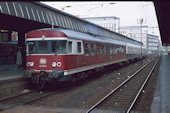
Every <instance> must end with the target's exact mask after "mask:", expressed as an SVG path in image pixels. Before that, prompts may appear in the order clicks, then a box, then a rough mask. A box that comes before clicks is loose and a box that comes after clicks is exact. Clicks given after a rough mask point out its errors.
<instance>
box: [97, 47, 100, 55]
mask: <svg viewBox="0 0 170 113" xmlns="http://www.w3.org/2000/svg"><path fill="white" fill-rule="evenodd" d="M99 54H100V45H97V55H99Z"/></svg>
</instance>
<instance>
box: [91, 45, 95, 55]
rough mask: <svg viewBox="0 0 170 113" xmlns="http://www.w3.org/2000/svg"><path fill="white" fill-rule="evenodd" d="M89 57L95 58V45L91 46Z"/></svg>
mask: <svg viewBox="0 0 170 113" xmlns="http://www.w3.org/2000/svg"><path fill="white" fill-rule="evenodd" d="M91 56H95V44H91Z"/></svg>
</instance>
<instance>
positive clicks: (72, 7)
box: [42, 1, 160, 37]
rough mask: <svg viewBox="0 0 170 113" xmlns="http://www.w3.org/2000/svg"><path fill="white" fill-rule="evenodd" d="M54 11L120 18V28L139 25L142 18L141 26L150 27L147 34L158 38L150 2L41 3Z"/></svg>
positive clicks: (152, 6) (76, 14) (155, 20)
mask: <svg viewBox="0 0 170 113" xmlns="http://www.w3.org/2000/svg"><path fill="white" fill-rule="evenodd" d="M42 3H44V4H47V5H49V6H51V7H54V8H56V9H59V10H62V8H64V10H62V11H64V12H66V13H69V14H72V15H75V16H78V15H79V16H81V17H105V16H116V17H118V18H120V26H135V25H139V23H138V22H137V20H138V19H140V18H143V19H144V23H143V25H148V27H150V30H149V33H150V34H153V35H157V36H159V37H160V33H159V29H158V22H157V17H156V13H155V7H154V4H153V2H151V1H136V2H135V1H120V2H119V1H107V2H105V1H103V2H102V1H101V2H98V1H96V2H88V1H87V2H86V1H82V2H77V1H73V2H62V1H59V2H57V1H56V2H53V1H51V2H45V1H44V2H42Z"/></svg>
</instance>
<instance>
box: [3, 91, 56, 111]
mask: <svg viewBox="0 0 170 113" xmlns="http://www.w3.org/2000/svg"><path fill="white" fill-rule="evenodd" d="M56 92H58V91H53V92H50V93H47V94H44V95H43V94H42V95H39V97H36V98H35V99H32V98H31V99H30V100H29V101H27V102H22V103H21V104H19V105H26V104H29V103H31V102H34V101H37V100H40V99H42V98H45V97H47V96H50V95H52V94H55V93H56ZM31 93H34V91H30V92H28V93H24V94H21V95H17V96H14V97H10V98H7V99H3V100H1V101H0V102H3V101H8V100H10V99H14V98H17V97H19V96H24V95H26V94H31ZM39 93H40V92H39ZM39 93H38V94H39ZM23 100H24V99H23ZM19 105H17V104H16V105H13V106H9V107H8V108H7V109H11V108H14V107H17V106H19ZM3 110H6V109H3ZM3 110H2V109H0V111H3Z"/></svg>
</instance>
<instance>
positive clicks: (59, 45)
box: [26, 28, 140, 81]
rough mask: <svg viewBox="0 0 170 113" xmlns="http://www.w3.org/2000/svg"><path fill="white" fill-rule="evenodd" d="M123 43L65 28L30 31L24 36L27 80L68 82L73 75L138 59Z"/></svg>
mask: <svg viewBox="0 0 170 113" xmlns="http://www.w3.org/2000/svg"><path fill="white" fill-rule="evenodd" d="M126 43H127V42H122V41H118V40H113V39H109V38H106V37H101V36H94V35H90V34H86V33H81V32H77V31H73V30H69V29H59V28H46V29H39V30H34V31H30V32H28V33H27V37H26V46H27V55H26V62H27V64H26V65H27V67H26V69H27V71H26V72H27V75H28V76H29V77H31V76H36V75H37V74H42V75H45V77H44V78H45V80H56V81H67V80H71V79H72V78H73V77H74V76H73V75H75V74H77V73H81V72H85V71H88V70H92V69H96V70H98V69H101V68H102V67H104V66H107V65H110V64H114V63H118V62H122V61H126V60H127V59H130V58H131V57H132V56H133V58H135V57H139V55H140V53H139V54H136V53H133V50H132V51H130V49H129V48H130V47H129V48H127V47H126ZM129 46H133V47H134V48H137V47H138V48H140V46H139V45H136V46H135V45H132V44H129ZM126 51H128V52H129V55H128V56H127V54H126Z"/></svg>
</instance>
